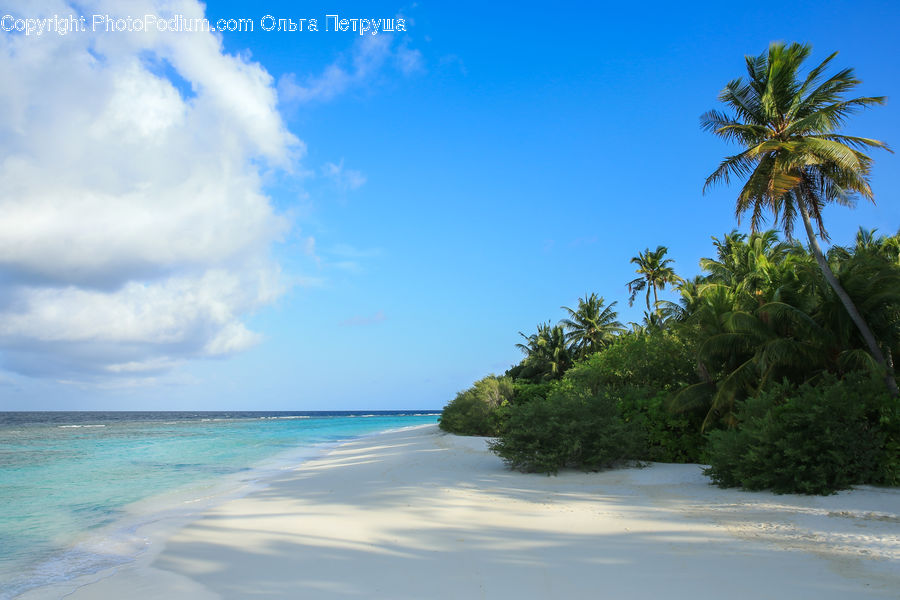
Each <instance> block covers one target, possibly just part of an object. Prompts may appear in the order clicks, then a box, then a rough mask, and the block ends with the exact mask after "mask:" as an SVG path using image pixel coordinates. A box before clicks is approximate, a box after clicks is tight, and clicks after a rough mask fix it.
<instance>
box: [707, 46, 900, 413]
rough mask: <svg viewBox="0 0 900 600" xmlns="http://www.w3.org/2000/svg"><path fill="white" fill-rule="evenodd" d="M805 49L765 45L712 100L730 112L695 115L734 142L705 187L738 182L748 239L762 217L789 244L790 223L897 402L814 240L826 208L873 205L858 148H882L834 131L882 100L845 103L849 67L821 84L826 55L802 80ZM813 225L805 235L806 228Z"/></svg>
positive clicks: (871, 341)
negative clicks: (799, 224) (768, 217)
mask: <svg viewBox="0 0 900 600" xmlns="http://www.w3.org/2000/svg"><path fill="white" fill-rule="evenodd" d="M811 51H812V48H811V47H810V46H808V45H804V44H796V43H794V44H790V45H786V44H783V43H774V44H772V45H771V46H769V50H768V52H766V53H763V54H761V55H759V56H757V57H747V59H746V63H747V79H746V80H744V79H740V78H739V79H735V80H733V81H731V82H729V83H728V85H726V86H725V89H723V90H722V93H721V94H720V95H719V99H720V100H721V101H722V102H723V103H725V104H726V105H727V107H728V108H729V109H730V113H724V112H721V111H716V110H711V111H709V112H707V113H706V114H705V115H703V117H701V123H702V126H703V128H704V129H706V130H708V131H711V132H712V133H714V134H715V135H717V136H719V137H721V138H723V139H725V140H727V141H730V142H735V143H738V144H740V145H741V146H742V147H743V150H742V151H741V152H740V153H738V154H735V155H732V156H728V157H727V158H725V160H724V161H722V163H721V164H720V165H719V168H718V169H716V170H715V171H714V172H713V173H712V174H711V175H710V176H709V177H708V178H707V180H706V187H709V186H710V185H713V184H715V183H718V182H725V183H728V182H729V181H730V178H731V177H741V178H743V177H746V181H745V183H744V186H743V188H742V189H741V191H740V193H739V194H738V198H737V205H736V213H737V215H738V217H739V218H740V216H741V215H743V214H745V213H747V212H749V213H751V219H750V225H751V227H752V229H753V230H754V231H756V230H757V229H758V228H759V225H760V223H761V221H762V219H763V217H764V214H765V213H766V212H771V213H772V215H773V217H774V219H775V221H776V222H779V221H780V223H781V226H782V228H783V229H784V232H785V234H786V235H788V236H790V235H791V232H792V230H793V226H794V221H795V220H796V218H797V216H798V215H799V216H800V217H801V219H802V221H803V226H804V228H805V230H806V235H807V238H808V240H809V245H810V249H811V251H812V254H813V256H814V257H815V260H816V263H817V264H818V265H819V268H820V269H821V270H822V273H823V275H824V276H825V279H826V281H827V282H828V285H830V286H831V288H832V289H833V290H834V292H835V294H836V295H837V297H838V298H839V299H840V301H841V303H842V304H843V305H844V309H845V310H846V311H847V313H848V315H849V317H850V319H851V320H852V321H853V323H854V324H855V325H856V327H857V328H858V329H859V332H860V335H862V337H863V339H864V340H865V342H866V345H867V348H868V351H869V353H870V354H871V355H872V357H873V359H874V360H875V361H876V362H877V363H878V364H879V365H880V366H881V367H882V369H883V371H884V373H885V375H884V376H885V381H886V383H887V386H888V389H889V390H890V391H891V393H892V394H893V395H894V396H896V395H898V389H897V384H896V382H895V381H894V379H893V377H891V376H890V374H889V373H888V368H889V365H888V360H887V359H886V358H885V356H884V352H883V349H882V348H881V346H880V345H879V343H878V340H877V339H876V337H875V335H874V334H873V332H872V330H871V328H870V327H869V325H868V322H867V321H866V319H865V318H864V317H863V316H862V315H861V314H860V312H859V310H858V307H857V306H856V304H855V303H854V302H853V300H852V298H851V297H850V295H849V294H848V293H847V292H846V290H845V289H844V287H843V286H842V285H841V283H840V280H839V279H838V278H837V276H836V275H835V274H834V272H833V271H832V269H831V268H830V265H829V264H828V261H827V260H826V258H825V256H824V255H823V254H822V249H821V248H820V247H819V243H818V240H817V238H816V231H815V229H818V233H819V235H820V236H822V237H823V238H824V239H828V234H827V232H826V230H825V223H824V220H823V216H822V212H823V209H824V208H825V206H826V205H827V204H829V203H837V204H841V205H844V206H852V205H853V202H854V200H855V198H856V197H858V196H862V197H863V198H865V199H867V200H872V199H873V197H874V196H873V193H872V188H871V186H870V183H869V174H870V172H871V165H872V159H871V158H870V157H869V156H868V155H867V154H865V153H863V150H866V149H869V148H882V149H887V145H886V144H885V143H884V142H880V141H878V140H875V139H871V138H864V137H858V136H851V135H845V134H842V133H839V131H840V128H841V127H842V126H843V125H844V124H845V122H846V120H847V117H849V116H850V115H852V114H853V113H855V112H856V111H858V110H859V109H862V108H866V107H868V106H872V105H875V104H883V103H884V101H885V99H884V98H883V97H880V96H879V97H858V98H850V99H847V98H845V94H846V93H848V92H849V91H851V90H852V89H853V88H855V87H856V86H857V85H858V84H859V83H860V81H859V79H857V78H856V76H855V75H854V73H853V69H842V70H840V71H838V72H837V73H835V74H834V75H831V76H829V77H826V76H825V73H826V70H827V68H828V65H829V64H830V63H831V61H832V60H833V59H834V58H835V56H837V53H836V52H835V53H834V54H832V55H831V56H829V57H828V58H826V59H825V60H824V61H822V62H821V63H820V64H819V65H817V66H816V67H814V68H812V69H810V70H809V71H808V72H807V73H806V74H805V75H803V74H802V73H801V68H802V66H803V63H804V61H805V60H806V59H807V58H808V57H809V55H810V52H811ZM814 225H815V227H814Z"/></svg>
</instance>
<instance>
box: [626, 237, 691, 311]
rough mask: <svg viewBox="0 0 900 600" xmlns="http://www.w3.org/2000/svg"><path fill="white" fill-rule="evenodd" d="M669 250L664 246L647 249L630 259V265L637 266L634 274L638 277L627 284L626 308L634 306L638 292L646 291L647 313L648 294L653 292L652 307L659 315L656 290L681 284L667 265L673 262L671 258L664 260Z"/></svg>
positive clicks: (648, 306)
mask: <svg viewBox="0 0 900 600" xmlns="http://www.w3.org/2000/svg"><path fill="white" fill-rule="evenodd" d="M668 251H669V249H668V248H666V247H665V246H657V247H656V250H654V251H652V252H651V251H650V248H647V249H646V250H644V251H643V252H638V255H637V256H635V257H632V259H631V263H632V264H635V265H637V266H638V268H637V269H635V271H634V272H635V273H638V274H639V275H640V276H639V277H636V278H635V279H632V280H631V281H629V282H628V291H629V292H630V293H631V297H630V298H628V306H633V305H634V299H635V298H636V297H637V295H638V292H641V291H644V290H646V291H647V312H648V313H649V312H651V310H650V292H651V291H652V292H653V306H654V308H655V309H656V312H657V314H658V313H659V297H658V296H657V290H664V289H666V284H670V283H671V284H676V283H679V282H681V278H680V277H679V276H678V275H676V274H675V270H674V269H673V268H672V267H670V266H669V265H670V264H672V263H673V262H675V261H674V260H672V259H671V258H665V256H666V252H668Z"/></svg>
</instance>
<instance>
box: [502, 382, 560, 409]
mask: <svg viewBox="0 0 900 600" xmlns="http://www.w3.org/2000/svg"><path fill="white" fill-rule="evenodd" d="M552 387H553V383H530V382H528V381H516V382H515V383H514V384H513V397H512V400H510V404H526V403H528V402H531V401H532V400H534V399H536V398H539V399H542V400H543V399H545V398H546V397H547V394H549V393H550V390H551V389H552Z"/></svg>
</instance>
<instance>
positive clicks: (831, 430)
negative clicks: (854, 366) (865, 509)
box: [704, 375, 900, 494]
mask: <svg viewBox="0 0 900 600" xmlns="http://www.w3.org/2000/svg"><path fill="white" fill-rule="evenodd" d="M898 415H900V410H898V407H897V400H896V399H893V398H890V397H889V395H888V394H887V393H886V392H885V391H884V383H883V382H882V381H880V380H879V379H873V378H872V377H871V376H866V375H853V376H848V377H847V378H845V379H844V380H837V379H835V378H834V377H833V376H826V377H823V380H822V381H821V382H820V383H819V384H818V385H816V386H812V385H809V384H804V385H802V386H800V387H799V388H796V387H794V386H792V385H790V384H788V383H784V384H781V385H779V386H774V387H773V388H772V389H771V390H770V391H768V392H763V393H760V394H758V395H757V396H755V397H753V398H748V399H747V400H745V401H744V402H743V403H740V404H739V405H738V409H737V415H736V416H737V420H738V425H737V427H736V428H735V429H731V430H727V431H714V432H712V433H710V435H709V444H708V447H707V460H708V462H709V464H710V467H709V468H708V469H706V470H705V471H704V473H705V474H706V475H708V476H710V477H711V478H712V480H713V482H714V483H716V484H717V485H719V486H720V487H743V488H746V489H748V490H761V489H771V490H772V491H774V492H776V493H779V494H781V493H801V494H831V493H833V492H835V491H837V490H840V489H845V488H848V487H850V486H852V485H854V484H861V483H887V484H891V483H897V479H898V474H900V457H898V456H897V454H896V453H895V452H896V448H897V443H898V441H900V440H898V437H897V430H898V428H900V424H898V421H897V417H898ZM892 448H893V450H892ZM892 452H893V453H894V454H893V455H892Z"/></svg>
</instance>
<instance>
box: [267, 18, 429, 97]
mask: <svg viewBox="0 0 900 600" xmlns="http://www.w3.org/2000/svg"><path fill="white" fill-rule="evenodd" d="M389 67H392V68H394V69H396V70H397V71H399V72H400V73H402V74H404V75H411V74H413V73H416V72H419V71H422V70H423V69H424V61H423V60H422V53H421V52H419V51H418V50H416V49H414V48H410V46H409V39H408V38H405V37H400V36H397V35H392V34H385V33H382V34H378V35H366V36H363V37H359V38H357V39H356V42H355V43H354V45H353V47H352V49H351V50H350V52H349V53H348V54H345V55H342V56H340V57H339V58H338V59H337V60H336V61H335V62H333V63H332V64H330V65H328V66H327V67H326V68H325V69H324V70H323V71H322V73H321V74H319V75H311V76H309V77H306V78H305V79H304V80H302V81H299V80H298V78H297V76H296V75H295V74H293V73H289V74H287V75H285V76H283V77H282V78H281V79H280V81H279V82H278V92H279V96H280V98H281V99H282V100H283V101H285V102H291V103H305V102H312V101H320V102H325V101H328V100H331V99H332V98H334V97H336V96H339V95H341V94H343V93H345V92H347V91H349V90H351V89H353V88H357V87H363V86H365V85H367V84H369V83H370V82H372V81H373V80H375V79H376V78H377V77H378V76H379V75H380V74H381V73H382V72H384V71H385V70H386V69H388V68H389Z"/></svg>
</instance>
